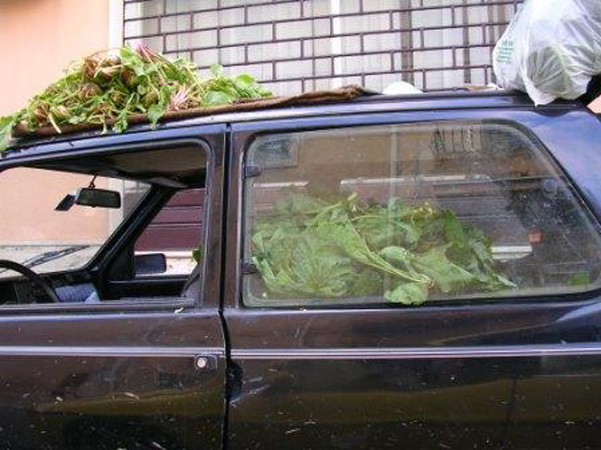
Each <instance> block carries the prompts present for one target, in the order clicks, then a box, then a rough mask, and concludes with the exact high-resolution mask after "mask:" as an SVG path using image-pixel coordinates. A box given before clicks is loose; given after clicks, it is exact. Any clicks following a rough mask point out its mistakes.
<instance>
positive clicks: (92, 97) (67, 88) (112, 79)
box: [0, 45, 271, 152]
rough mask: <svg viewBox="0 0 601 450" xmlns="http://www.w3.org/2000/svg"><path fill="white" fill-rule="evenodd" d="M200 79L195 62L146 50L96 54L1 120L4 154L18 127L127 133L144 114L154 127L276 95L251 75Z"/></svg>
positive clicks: (214, 70)
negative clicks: (166, 118) (184, 114)
mask: <svg viewBox="0 0 601 450" xmlns="http://www.w3.org/2000/svg"><path fill="white" fill-rule="evenodd" d="M211 74H212V77H210V78H207V79H201V78H199V77H198V76H197V75H196V66H195V65H194V64H193V63H191V62H190V61H187V60H184V59H177V60H175V61H170V60H169V59H167V58H165V57H164V56H162V55H160V54H158V53H155V52H153V51H152V50H150V49H149V48H148V47H146V46H145V45H137V46H135V47H134V48H132V47H123V48H121V49H120V50H119V53H118V55H110V54H94V55H92V56H89V57H87V58H85V59H83V60H82V61H79V62H77V63H75V64H74V65H72V66H71V67H70V68H69V69H68V70H67V72H66V74H65V76H64V77H63V78H61V79H59V80H58V81H56V82H55V83H53V84H51V85H50V86H48V87H47V88H46V89H45V90H44V91H43V92H42V93H41V94H39V95H36V96H35V97H33V98H32V99H31V100H30V101H29V104H28V105H27V107H26V108H24V109H22V110H21V111H18V112H16V113H15V114H12V115H10V116H8V117H2V118H0V152H1V151H2V150H4V149H5V148H6V147H7V146H8V143H9V140H10V137H11V132H12V130H13V128H14V127H15V126H16V125H17V124H22V125H23V126H24V127H26V128H27V129H30V130H36V129H39V128H43V127H48V126H52V127H54V128H55V130H56V132H57V133H60V132H61V126H63V125H78V124H83V123H87V124H97V125H100V126H102V127H103V130H104V131H106V130H107V128H108V126H109V124H112V128H113V130H114V131H116V132H122V131H125V130H126V129H127V126H128V116H130V115H132V114H136V113H142V114H145V115H146V116H147V118H148V120H149V122H150V123H151V125H152V126H156V124H157V122H158V121H159V120H160V118H161V117H162V116H163V115H164V114H165V113H166V112H167V111H178V110H183V109H188V108H196V107H206V106H217V105H223V104H229V103H234V102H236V101H237V100H239V99H256V98H263V97H268V96H270V95H271V93H270V92H269V91H268V90H266V89H264V88H262V87H261V86H259V85H258V84H257V82H256V81H255V79H254V78H253V77H252V76H251V75H248V74H242V75H238V76H237V77H234V78H230V77H226V76H225V75H224V73H223V70H222V68H221V66H218V65H213V66H211Z"/></svg>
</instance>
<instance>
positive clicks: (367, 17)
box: [124, 0, 522, 94]
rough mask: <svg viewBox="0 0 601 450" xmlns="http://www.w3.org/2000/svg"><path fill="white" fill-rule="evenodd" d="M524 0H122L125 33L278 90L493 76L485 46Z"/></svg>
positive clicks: (440, 85)
mask: <svg viewBox="0 0 601 450" xmlns="http://www.w3.org/2000/svg"><path fill="white" fill-rule="evenodd" d="M521 3H522V0H439V1H438V2H434V1H432V0H429V1H427V2H426V1H425V0H331V1H329V2H328V1H327V0H271V1H267V2H266V1H252V0H184V1H182V0H125V1H124V4H125V8H124V10H125V17H124V41H125V43H126V44H127V43H134V42H145V43H147V44H148V45H150V46H151V47H152V48H154V49H155V50H157V51H161V52H163V53H165V54H167V55H173V56H187V57H188V58H190V59H192V60H193V61H194V62H195V63H196V64H197V65H198V66H199V70H200V71H201V72H203V71H205V70H206V69H208V67H209V65H210V64H212V63H219V64H221V65H223V66H224V68H226V70H228V69H229V72H231V73H236V72H241V71H250V72H252V73H253V74H254V75H256V76H257V78H258V79H259V81H261V82H263V83H265V84H267V86H268V87H270V88H271V89H273V90H274V92H275V93H276V94H291V93H293V92H295V91H299V90H310V89H321V88H328V87H332V86H337V85H341V84H362V85H365V86H366V87H368V88H372V89H376V90H382V89H383V88H385V87H386V85H387V84H389V83H391V82H393V81H400V80H403V81H407V82H409V83H412V84H414V85H415V86H416V87H417V88H419V89H421V90H424V91H437V90H449V89H454V88H462V87H463V86H464V85H465V84H468V83H473V84H488V83H490V82H492V81H494V77H493V73H492V63H491V54H492V49H493V47H494V45H495V42H496V41H497V40H498V38H499V37H500V36H501V34H502V33H503V31H504V29H505V27H506V26H507V25H508V23H509V21H510V20H511V17H512V15H513V14H514V13H515V11H516V10H517V8H518V6H519V5H520V4H521Z"/></svg>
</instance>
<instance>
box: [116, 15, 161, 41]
mask: <svg viewBox="0 0 601 450" xmlns="http://www.w3.org/2000/svg"><path fill="white" fill-rule="evenodd" d="M158 32H159V21H158V19H147V20H135V21H132V22H125V24H124V27H123V33H124V34H125V36H127V37H136V36H142V35H145V34H157V33H158Z"/></svg>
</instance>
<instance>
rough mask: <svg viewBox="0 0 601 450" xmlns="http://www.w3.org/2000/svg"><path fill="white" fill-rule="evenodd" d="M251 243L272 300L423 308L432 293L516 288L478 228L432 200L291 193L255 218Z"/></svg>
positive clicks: (254, 256) (268, 296) (266, 293)
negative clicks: (366, 200) (371, 298)
mask: <svg viewBox="0 0 601 450" xmlns="http://www.w3.org/2000/svg"><path fill="white" fill-rule="evenodd" d="M252 244H253V262H254V263H255V265H256V266H257V268H258V270H259V273H260V275H261V277H262V280H263V283H264V285H265V288H266V291H267V292H265V294H264V297H266V298H268V299H277V298H291V297H292V298H303V297H304V298H341V297H360V296H368V295H382V294H383V295H384V297H385V298H386V299H387V300H389V301H391V302H397V303H403V304H408V305H419V304H422V303H424V302H425V301H426V300H427V299H428V297H429V294H430V293H431V292H440V293H445V294H449V293H458V292H469V291H472V292H478V291H497V290H501V289H508V288H514V287H515V285H514V284H513V283H512V282H511V281H509V280H508V279H507V278H505V277H504V276H503V275H502V274H501V273H499V272H498V271H497V270H496V268H495V263H494V261H493V258H492V250H491V244H490V242H489V240H488V239H487V238H486V236H485V235H484V234H483V233H482V232H481V231H479V230H477V229H475V228H474V227H472V226H470V225H467V224H462V223H461V222H460V221H459V219H458V218H457V217H456V216H455V215H454V214H453V213H452V212H451V211H448V210H439V209H436V208H434V207H432V206H430V205H428V204H427V203H424V204H422V205H419V206H409V205H407V204H404V203H403V202H401V201H400V200H398V199H396V198H392V199H390V200H389V201H388V203H387V204H386V205H380V204H375V205H366V204H361V203H360V202H359V201H358V196H357V194H356V193H354V194H352V195H351V196H349V197H348V198H346V199H344V200H342V201H337V202H327V201H325V200H322V199H319V198H316V197H312V196H309V195H306V194H300V193H292V194H291V195H290V196H288V197H287V198H285V199H283V200H281V201H278V202H276V204H275V206H274V210H273V212H270V213H265V214H262V215H260V216H259V217H258V219H257V221H256V223H255V224H254V228H253V235H252Z"/></svg>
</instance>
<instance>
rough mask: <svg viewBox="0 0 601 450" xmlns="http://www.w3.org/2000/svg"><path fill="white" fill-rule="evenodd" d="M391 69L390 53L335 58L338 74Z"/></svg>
mask: <svg viewBox="0 0 601 450" xmlns="http://www.w3.org/2000/svg"><path fill="white" fill-rule="evenodd" d="M390 69H391V67H390V57H389V56H388V55H362V56H343V57H339V58H335V59H334V70H335V71H336V75H345V74H350V73H361V72H372V71H374V70H390Z"/></svg>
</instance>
